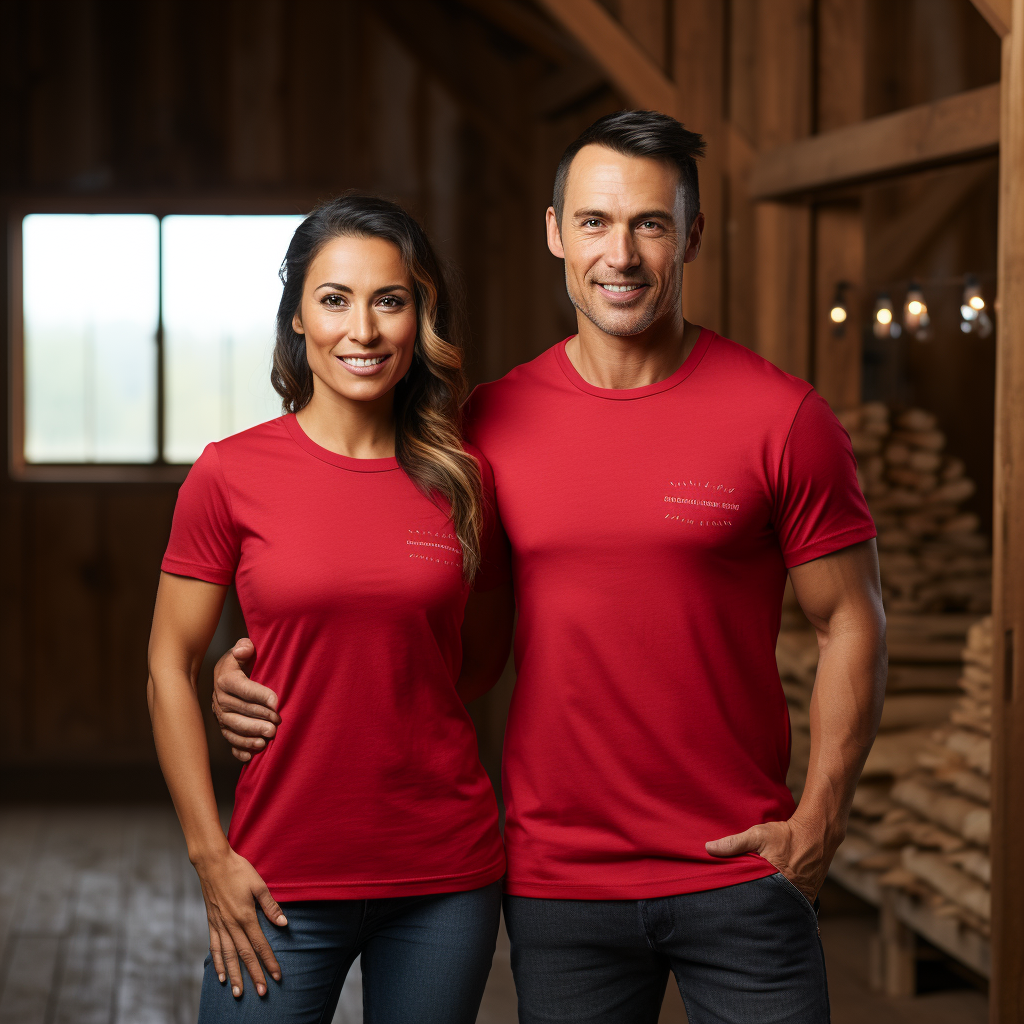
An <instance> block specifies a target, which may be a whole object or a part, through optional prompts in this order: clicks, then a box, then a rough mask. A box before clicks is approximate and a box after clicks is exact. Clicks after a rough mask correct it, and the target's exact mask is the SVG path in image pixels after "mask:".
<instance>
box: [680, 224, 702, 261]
mask: <svg viewBox="0 0 1024 1024" xmlns="http://www.w3.org/2000/svg"><path fill="white" fill-rule="evenodd" d="M703 236H704V214H703V213H698V214H697V216H696V217H694V218H693V226H692V227H691V228H690V237H689V238H688V239H687V240H686V252H685V253H684V254H683V262H684V263H692V262H693V261H694V260H695V259H696V258H697V254H698V253H699V252H700V240H701V238H702V237H703Z"/></svg>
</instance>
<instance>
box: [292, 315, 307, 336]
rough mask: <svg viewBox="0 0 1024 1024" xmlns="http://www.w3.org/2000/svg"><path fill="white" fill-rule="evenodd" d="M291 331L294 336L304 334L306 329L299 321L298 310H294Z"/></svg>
mask: <svg viewBox="0 0 1024 1024" xmlns="http://www.w3.org/2000/svg"><path fill="white" fill-rule="evenodd" d="M292 330H293V331H294V332H295V333H296V334H305V333H306V329H305V328H304V327H303V326H302V321H301V320H300V319H299V311H298V310H295V313H294V314H293V315H292Z"/></svg>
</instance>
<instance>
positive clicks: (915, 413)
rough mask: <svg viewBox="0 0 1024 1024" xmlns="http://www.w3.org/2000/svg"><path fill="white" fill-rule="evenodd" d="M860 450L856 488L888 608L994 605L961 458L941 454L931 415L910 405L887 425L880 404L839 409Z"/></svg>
mask: <svg viewBox="0 0 1024 1024" xmlns="http://www.w3.org/2000/svg"><path fill="white" fill-rule="evenodd" d="M840 420H841V421H842V423H843V426H845V427H846V429H847V430H848V431H849V432H850V438H851V440H852V441H853V450H854V452H855V454H856V455H857V463H858V476H859V479H860V484H861V488H862V489H863V491H864V494H865V496H866V497H867V499H868V505H869V506H870V508H871V514H872V516H873V517H874V520H875V525H876V526H877V527H878V560H879V567H880V569H881V572H882V587H883V596H884V599H885V605H886V610H887V611H888V612H890V613H895V614H902V613H906V612H912V613H914V612H950V611H962V612H977V613H985V612H987V611H988V610H989V608H990V607H991V604H990V602H991V594H992V586H991V575H992V559H991V558H990V557H989V556H988V542H987V539H986V537H985V536H984V535H983V534H981V533H979V531H978V527H979V525H980V524H979V521H978V517H977V516H976V515H975V514H974V513H973V512H963V511H962V510H961V508H960V506H961V505H962V504H963V502H965V501H966V500H967V499H968V498H970V497H971V496H972V495H973V494H974V490H975V487H974V482H973V481H972V480H970V479H968V478H967V477H966V476H965V475H964V463H963V460H961V459H958V458H954V457H951V456H949V455H946V454H944V448H945V445H946V437H945V435H944V434H943V433H942V431H941V430H939V429H938V424H937V422H936V419H935V417H934V416H933V415H932V414H931V413H929V412H925V411H924V410H923V409H909V410H907V411H906V412H904V413H902V414H900V415H899V416H897V417H896V419H895V423H890V418H889V410H888V408H887V407H886V406H885V405H883V404H882V403H881V402H871V403H869V404H867V405H864V406H862V407H861V408H859V409H853V410H851V411H849V412H846V413H842V414H840Z"/></svg>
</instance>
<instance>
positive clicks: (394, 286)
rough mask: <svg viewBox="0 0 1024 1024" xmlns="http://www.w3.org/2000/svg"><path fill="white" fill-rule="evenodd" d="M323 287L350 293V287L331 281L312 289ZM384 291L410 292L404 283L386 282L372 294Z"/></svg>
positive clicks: (381, 293)
mask: <svg viewBox="0 0 1024 1024" xmlns="http://www.w3.org/2000/svg"><path fill="white" fill-rule="evenodd" d="M323 288H333V289H334V290H335V291H336V292H348V294H349V295H351V294H352V289H351V288H350V287H349V286H348V285H347V284H335V282H333V281H325V282H324V283H323V284H318V285H317V286H316V288H314V289H313V290H314V291H317V292H318V291H320V290H321V289H323ZM385 292H405V293H406V294H407V295H411V294H412V292H411V291H409V289H408V288H406V287H405V285H404V284H386V285H384V287H383V288H377V289H376V290H375V291H374V292H373V294H374V295H383V294H384V293H385Z"/></svg>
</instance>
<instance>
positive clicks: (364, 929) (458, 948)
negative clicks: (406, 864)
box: [199, 882, 501, 1024]
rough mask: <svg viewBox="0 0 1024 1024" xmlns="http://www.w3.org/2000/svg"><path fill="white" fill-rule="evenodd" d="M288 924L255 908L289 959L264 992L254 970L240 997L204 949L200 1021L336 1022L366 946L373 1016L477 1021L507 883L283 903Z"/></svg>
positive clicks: (388, 1023) (367, 1005)
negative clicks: (380, 896)
mask: <svg viewBox="0 0 1024 1024" xmlns="http://www.w3.org/2000/svg"><path fill="white" fill-rule="evenodd" d="M281 906H282V908H283V909H284V912H285V915H286V916H287V918H288V926H287V927H286V928H276V927H274V925H272V924H270V922H269V921H267V919H266V918H265V917H264V916H263V913H262V912H261V911H259V910H257V913H258V914H259V919H260V926H261V927H262V928H263V932H264V934H265V935H266V936H267V940H268V941H269V943H270V945H271V948H272V949H273V950H274V954H275V956H276V957H277V959H278V962H279V963H280V965H281V981H280V982H276V981H274V979H273V978H271V977H270V975H269V974H268V975H267V976H266V978H267V994H266V995H265V996H264V997H263V998H262V999H261V998H260V997H259V996H258V995H257V994H256V986H255V985H254V984H253V983H252V979H251V978H250V977H249V976H248V975H247V974H246V975H245V976H244V977H245V987H244V990H243V993H242V997H241V998H240V999H235V998H234V996H232V994H231V986H230V984H223V985H222V984H221V983H220V981H219V980H218V979H217V972H216V971H215V970H214V968H213V963H212V959H211V958H210V957H209V956H208V957H207V958H206V973H205V975H204V976H203V992H202V997H201V999H200V1003H199V1024H219V1022H221V1021H230V1022H232V1024H243V1022H244V1024H270V1022H274V1024H299V1022H302V1024H307V1022H308V1024H328V1022H330V1020H331V1019H332V1017H333V1016H334V1010H335V1007H336V1006H337V1004H338V996H339V995H340V994H341V986H342V985H343V984H344V982H345V976H346V975H347V974H348V971H349V968H350V967H351V966H352V963H353V961H354V960H355V958H356V957H357V956H360V955H362V969H363V1019H364V1021H365V1022H366V1024H399V1022H401V1024H473V1021H475V1020H476V1015H477V1011H478V1010H479V1008H480V1000H481V998H482V997H483V994H484V986H485V985H486V984H487V975H488V973H489V972H490V970H491V960H492V958H493V956H494V943H495V939H496V938H497V935H498V919H499V914H500V910H501V883H500V882H494V883H493V884H492V885H488V886H485V887H484V888H482V889H473V890H470V891H469V892H453V893H443V894H441V895H437V896H401V897H395V898H393V899H380V900H316V901H303V902H294V903H282V904H281Z"/></svg>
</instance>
